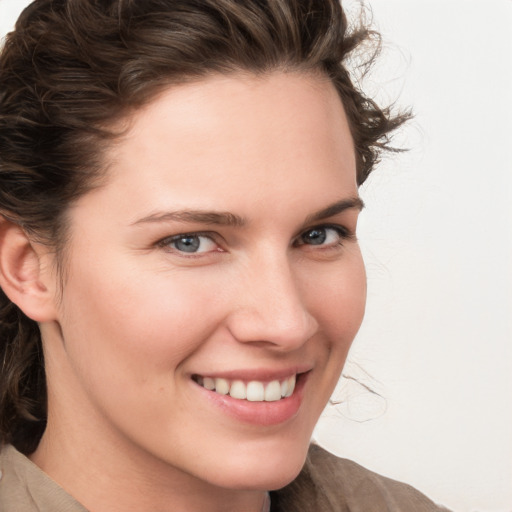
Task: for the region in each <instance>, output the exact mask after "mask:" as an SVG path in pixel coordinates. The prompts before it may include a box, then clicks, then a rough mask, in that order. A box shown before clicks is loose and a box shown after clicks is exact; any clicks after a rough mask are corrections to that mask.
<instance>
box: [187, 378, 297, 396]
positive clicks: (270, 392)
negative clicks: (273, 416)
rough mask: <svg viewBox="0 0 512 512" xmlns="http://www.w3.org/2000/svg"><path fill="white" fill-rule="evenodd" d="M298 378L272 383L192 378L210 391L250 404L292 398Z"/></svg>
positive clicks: (273, 381)
mask: <svg viewBox="0 0 512 512" xmlns="http://www.w3.org/2000/svg"><path fill="white" fill-rule="evenodd" d="M296 378H297V375H295V374H294V375H292V376H290V377H288V378H286V379H283V380H272V381H270V382H262V381H258V380H251V381H249V382H244V381H242V380H228V379H223V378H213V377H202V376H200V375H193V376H192V379H193V380H194V381H195V382H196V383H197V384H199V385H200V386H202V387H203V388H205V389H207V390H209V391H213V392H214V393H218V394H219V395H228V396H230V397H231V398H235V399H236V400H247V401H249V402H277V401H278V400H282V399H284V398H288V397H290V396H292V394H293V391H294V390H295V382H296Z"/></svg>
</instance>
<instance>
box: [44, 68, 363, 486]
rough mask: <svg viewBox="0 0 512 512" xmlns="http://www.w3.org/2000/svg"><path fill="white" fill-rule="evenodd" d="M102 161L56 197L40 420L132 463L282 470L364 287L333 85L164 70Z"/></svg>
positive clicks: (349, 162)
mask: <svg viewBox="0 0 512 512" xmlns="http://www.w3.org/2000/svg"><path fill="white" fill-rule="evenodd" d="M107 158H108V162H109V164H110V165H109V168H108V180H107V182H106V184H105V185H103V186H102V187H100V188H98V189H96V190H94V191H92V192H90V193H88V194H86V195H85V196H83V197H82V198H81V199H80V200H79V201H78V202H77V203H76V204H75V205H74V206H73V207H72V208H71V210H70V212H69V222H70V233H71V236H70V240H69V247H68V254H67V259H66V265H67V266H66V280H65V283H64V287H63V294H62V300H61V302H59V303H58V306H57V307H58V309H57V316H56V319H55V322H54V323H53V324H45V325H43V326H42V330H43V337H44V342H45V348H46V354H47V355H46V357H47V373H48V382H49V395H50V402H49V408H50V418H49V425H48V430H47V433H46V435H47V436H50V437H51V435H52V431H53V432H57V431H63V430H65V431H66V432H67V434H66V435H68V436H70V437H71V438H73V439H74V441H75V442H76V443H81V445H83V446H94V450H93V452H94V453H96V452H97V453H98V454H101V455H100V456H102V457H110V458H111V459H112V458H114V459H116V458H118V459H119V464H120V465H121V464H122V465H123V467H127V468H128V467H130V465H133V466H134V467H137V468H138V470H139V471H141V468H143V471H144V472H145V474H148V472H151V471H152V469H155V468H158V471H159V474H160V475H162V471H163V472H165V471H166V470H168V471H169V474H174V475H182V476H183V475H184V476H185V479H187V478H188V479H192V480H194V479H195V480H198V481H202V482H205V481H206V482H208V483H210V484H213V485H215V486H221V487H229V488H238V489H248V488H253V489H268V488H277V487H281V486H283V485H285V484H286V483H287V482H289V481H290V480H291V479H292V478H293V477H294V476H295V475H296V474H297V473H298V472H299V470H300V468H301V466H302V464H303V462H304V458H305V454H306V452H307V448H308V444H309V441H310V436H311V433H312V430H313V427H314V425H315V423H316V422H317V420H318V417H319V415H320V413H321V412H322V410H323V408H324V406H325V404H326V402H327V400H328V399H329V396H330V395H331V392H332V391H333V388H334V386H335V384H336V382H337V380H338V378H339V376H340V372H341V369H342V366H343V364H344V361H345V358H346V355H347V352H348V350H349V347H350V344H351V343H352V340H353V338H354V336H355V334H356V332H357V330H358V328H359V325H360V323H361V320H362V317H363V311H364V304H365V290H366V286H365V274H364V268H363V263H362V259H361V254H360V251H359V247H358V244H357V241H356V239H355V230H356V222H357V217H358V213H359V210H360V201H359V199H358V191H357V186H356V171H355V157H354V150H353V147H352V140H351V136H350V133H349V128H348V125H347V121H346V118H345V114H344V111H343V108H342V104H341V102H340V100H339V97H338V95H337V93H336V91H335V90H334V88H333V86H332V85H331V83H330V82H329V81H327V80H325V79H321V78H319V77H315V76H310V75H304V74H298V73H277V72H276V73H273V74H269V75H268V76H264V77H254V76H250V75H249V76H247V75H244V76H241V75H234V76H215V77H211V78H208V79H206V80H203V81H200V82H198V83H195V84H187V85H183V86H178V87H173V88H171V89H169V90H168V91H166V92H165V93H164V94H162V95H161V96H160V97H158V98H157V99H156V100H154V101H153V102H152V103H151V104H150V105H149V106H148V107H146V108H144V109H143V110H141V111H139V112H137V113H136V114H135V115H134V117H133V118H132V120H131V125H130V129H129V132H128V133H127V135H126V137H125V138H124V139H123V140H122V141H121V142H120V143H118V144H117V145H116V146H115V147H114V148H113V149H112V150H111V152H110V153H109V154H108V155H107ZM295 380H296V385H295V388H294V390H293V393H292V394H291V396H289V395H290V393H291V390H292V388H293V384H292V381H295ZM213 386H215V387H216V390H212V389H211V388H212V387H213ZM228 393H230V394H231V395H233V396H230V394H228ZM283 395H284V397H283ZM244 396H248V399H244ZM63 425H68V426H69V425H71V427H66V428H65V429H64V428H63ZM113 446H115V450H112V447H113ZM107 454H108V455H107ZM90 456H93V455H92V454H90Z"/></svg>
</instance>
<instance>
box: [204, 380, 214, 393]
mask: <svg viewBox="0 0 512 512" xmlns="http://www.w3.org/2000/svg"><path fill="white" fill-rule="evenodd" d="M203 387H204V388H206V389H209V390H210V391H213V390H214V389H215V380H214V379H212V378H210V377H204V379H203Z"/></svg>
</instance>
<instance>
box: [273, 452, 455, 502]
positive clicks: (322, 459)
mask: <svg viewBox="0 0 512 512" xmlns="http://www.w3.org/2000/svg"><path fill="white" fill-rule="evenodd" d="M274 494H275V496H274ZM274 494H273V498H272V499H273V505H275V507H274V506H273V510H276V511H278V510H279V511H281V510H283V511H286V512H294V511H299V510H300V511H302V512H309V511H315V512H341V511H343V512H386V511H389V512H410V511H412V510H414V511H415V512H441V511H446V509H444V508H442V507H440V506H438V505H436V504H435V503H434V502H432V501H431V500H429V499H428V498H427V497H426V496H425V495H423V494H422V493H420V492H419V491H417V490H416V489H414V488H413V487H411V486H410V485H407V484H404V483H401V482H397V481H396V480H392V479H390V478H386V477H384V476H381V475H378V474H377V473H374V472H372V471H369V470H368V469H365V468H363V467H362V466H360V465H359V464H356V463H355V462H352V461H350V460H347V459H340V458H338V457H336V456H334V455H332V454H331V453H329V452H327V451H326V450H324V449H322V448H320V447H319V446H317V445H311V447H310V449H309V453H308V457H307V459H306V463H305V465H304V468H303V470H302V471H301V473H300V474H299V476H298V477H297V478H296V479H295V480H294V481H293V482H292V483H291V484H289V485H288V486H287V487H285V488H284V489H281V490H280V491H278V492H276V493H274Z"/></svg>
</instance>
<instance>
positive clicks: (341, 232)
mask: <svg viewBox="0 0 512 512" xmlns="http://www.w3.org/2000/svg"><path fill="white" fill-rule="evenodd" d="M322 230H323V231H327V230H333V231H335V232H336V234H337V235H338V237H339V240H338V241H337V242H336V243H335V244H332V243H330V244H327V245H324V244H323V241H322V243H320V244H314V243H313V244H308V243H306V242H304V237H305V236H306V235H307V234H308V233H312V232H314V231H322ZM186 238H191V239H199V238H208V239H209V240H211V241H212V243H214V244H216V245H219V244H218V243H217V239H218V238H219V237H218V235H217V234H216V233H215V232H211V231H195V232H191V233H180V234H178V235H173V236H169V237H166V238H164V239H162V240H160V241H159V242H157V246H158V247H162V248H164V249H166V250H167V251H168V252H173V253H175V254H179V255H180V256H182V257H185V258H193V257H196V258H197V257H200V256H201V255H204V254H210V253H212V252H224V251H223V250H222V249H220V248H219V249H217V250H214V251H202V252H187V251H182V250H179V249H177V248H175V247H174V248H173V247H172V244H175V243H177V242H179V241H180V240H184V239H186ZM352 238H354V235H353V234H352V233H351V232H350V230H349V229H347V228H346V227H344V226H340V225H338V224H322V225H319V226H313V227H311V228H308V229H306V230H305V231H303V232H302V233H301V234H300V235H298V236H297V237H296V238H295V239H294V241H293V243H292V247H308V246H309V247H311V248H313V250H315V249H316V250H321V249H327V250H328V249H333V248H336V247H340V246H342V245H343V243H344V241H346V240H349V239H352Z"/></svg>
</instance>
